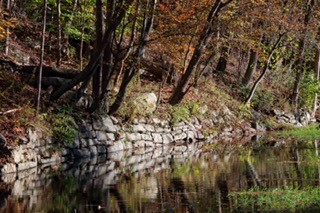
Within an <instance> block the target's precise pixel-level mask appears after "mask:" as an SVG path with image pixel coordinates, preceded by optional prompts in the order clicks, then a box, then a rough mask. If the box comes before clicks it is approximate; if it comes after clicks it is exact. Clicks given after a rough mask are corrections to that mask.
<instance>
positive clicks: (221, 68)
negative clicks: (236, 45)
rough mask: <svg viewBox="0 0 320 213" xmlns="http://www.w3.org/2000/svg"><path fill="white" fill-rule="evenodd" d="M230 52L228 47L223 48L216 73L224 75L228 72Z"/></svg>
mask: <svg viewBox="0 0 320 213" xmlns="http://www.w3.org/2000/svg"><path fill="white" fill-rule="evenodd" d="M228 52H229V48H228V47H226V46H223V47H222V48H221V54H220V57H219V60H218V64H217V67H216V71H217V72H220V73H224V72H225V71H226V68H227V63H228V61H227V60H228Z"/></svg>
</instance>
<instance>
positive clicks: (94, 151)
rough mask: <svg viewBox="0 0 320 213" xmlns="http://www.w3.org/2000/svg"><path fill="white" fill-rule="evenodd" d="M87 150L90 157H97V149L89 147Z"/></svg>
mask: <svg viewBox="0 0 320 213" xmlns="http://www.w3.org/2000/svg"><path fill="white" fill-rule="evenodd" d="M89 150H90V156H91V157H92V156H97V155H98V154H99V153H98V149H97V147H96V146H90V147H89Z"/></svg>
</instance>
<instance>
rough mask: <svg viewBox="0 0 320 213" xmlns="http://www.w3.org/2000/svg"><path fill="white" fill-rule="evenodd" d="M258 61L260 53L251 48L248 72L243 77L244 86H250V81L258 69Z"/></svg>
mask: <svg viewBox="0 0 320 213" xmlns="http://www.w3.org/2000/svg"><path fill="white" fill-rule="evenodd" d="M257 61H258V53H257V52H256V51H254V50H252V49H251V50H250V56H249V63H248V66H247V69H246V72H245V74H244V76H243V79H242V85H243V86H248V85H249V83H250V81H251V79H252V76H253V74H254V73H255V71H256V68H257Z"/></svg>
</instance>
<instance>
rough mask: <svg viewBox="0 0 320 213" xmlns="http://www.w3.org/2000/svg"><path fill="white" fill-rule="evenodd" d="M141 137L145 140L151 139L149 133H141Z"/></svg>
mask: <svg viewBox="0 0 320 213" xmlns="http://www.w3.org/2000/svg"><path fill="white" fill-rule="evenodd" d="M141 139H142V140H145V141H152V140H153V138H152V136H151V134H141Z"/></svg>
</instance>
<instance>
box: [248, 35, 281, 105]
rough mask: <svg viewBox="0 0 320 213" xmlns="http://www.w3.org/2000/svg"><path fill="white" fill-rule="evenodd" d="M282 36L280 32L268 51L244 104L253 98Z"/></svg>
mask: <svg viewBox="0 0 320 213" xmlns="http://www.w3.org/2000/svg"><path fill="white" fill-rule="evenodd" d="M283 36H284V34H280V35H279V38H278V40H277V41H276V43H275V44H274V45H273V47H272V49H271V52H270V53H269V56H268V58H267V60H266V61H265V63H264V68H263V71H262V73H261V75H260V76H259V78H258V79H257V81H256V82H255V83H254V85H253V87H252V89H251V91H250V94H249V96H248V98H247V100H246V101H245V104H246V105H247V104H248V103H250V101H251V99H252V98H253V95H254V93H255V91H256V89H257V87H258V85H259V83H260V82H261V81H262V79H263V77H264V76H265V74H266V73H267V71H268V69H269V64H270V61H271V58H272V55H273V53H274V51H275V50H276V49H277V47H278V46H279V43H280V41H281V39H282V37H283Z"/></svg>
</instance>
